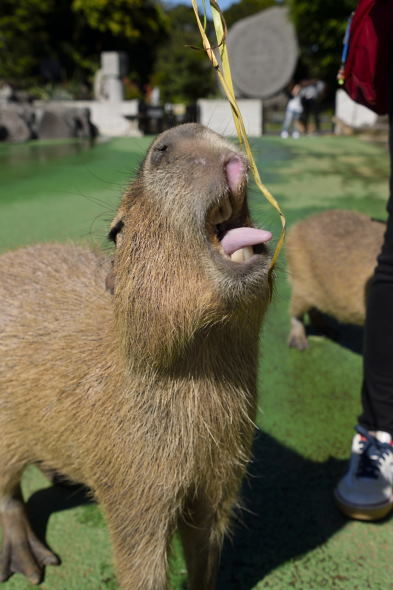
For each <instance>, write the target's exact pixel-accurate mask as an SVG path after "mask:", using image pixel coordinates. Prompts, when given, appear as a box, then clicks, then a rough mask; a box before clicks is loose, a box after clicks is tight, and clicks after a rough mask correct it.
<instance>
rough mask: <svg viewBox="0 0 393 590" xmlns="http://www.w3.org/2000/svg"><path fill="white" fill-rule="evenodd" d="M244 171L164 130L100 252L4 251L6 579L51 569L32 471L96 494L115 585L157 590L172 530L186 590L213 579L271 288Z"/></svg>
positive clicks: (200, 140)
mask: <svg viewBox="0 0 393 590" xmlns="http://www.w3.org/2000/svg"><path fill="white" fill-rule="evenodd" d="M247 171H248V163H247V160H246V158H245V156H244V155H243V153H242V152H240V151H239V150H238V149H237V148H235V147H234V146H233V145H232V144H231V143H230V142H228V141H227V140H225V139H223V138H222V137H221V136H219V135H217V134H216V133H214V132H212V131H210V130H209V129H207V128H205V127H202V126H201V125H197V124H186V125H182V126H179V127H176V128H174V129H171V130H168V131H166V132H164V133H163V134H161V135H160V136H158V137H157V138H156V139H155V140H154V141H153V143H152V145H151V147H150V149H149V150H148V152H147V155H146V157H145V159H144V161H143V163H142V164H141V166H140V169H139V172H138V174H137V176H136V179H135V180H134V181H133V182H132V183H131V185H130V187H129V188H128V189H127V190H126V192H125V194H124V196H123V198H122V200H121V203H120V206H119V209H118V213H117V215H116V216H115V219H114V220H113V223H112V225H111V229H110V234H109V236H110V239H111V240H112V241H113V242H114V243H115V248H114V254H113V260H112V261H111V260H109V258H108V257H107V256H106V255H104V254H102V253H100V252H96V251H94V250H91V249H89V248H87V247H83V246H76V245H64V244H39V245H35V246H31V247H27V248H22V249H20V250H16V251H14V252H12V251H11V252H7V253H5V254H3V255H2V256H1V257H0V300H1V313H0V355H1V362H0V433H1V436H0V514H1V519H2V525H3V550H2V554H1V559H0V579H1V580H6V579H7V578H8V577H9V576H10V575H12V574H13V573H14V572H20V573H22V574H24V575H25V576H27V578H28V579H29V580H30V581H32V582H34V583H37V582H39V580H40V578H41V575H42V570H43V568H44V566H46V565H48V564H56V563H57V557H56V556H55V554H54V553H52V551H50V550H49V549H48V548H47V547H46V546H45V545H43V544H42V543H41V541H40V540H38V538H37V537H36V535H35V533H34V532H33V530H32V529H31V527H30V524H29V521H28V517H27V514H26V511H25V506H24V502H23V499H22V495H21V491H20V478H21V475H22V473H23V470H24V468H25V467H26V466H27V465H29V464H37V465H39V466H41V467H42V468H43V470H44V471H48V470H49V472H51V470H56V471H58V472H60V473H61V474H64V476H66V477H67V478H68V479H69V480H70V481H74V482H82V483H84V484H87V485H88V486H89V488H90V489H91V490H92V493H93V494H94V497H95V498H96V500H97V501H98V502H99V503H100V504H101V507H102V510H103V513H104V515H105V517H106V520H107V523H108V527H109V532H110V535H111V539H112V546H113V554H114V560H115V566H116V571H117V576H118V580H119V583H120V586H121V588H122V589H123V590H164V589H166V588H168V581H167V578H168V576H167V574H168V571H167V570H168V551H169V545H170V541H171V538H172V536H173V533H174V531H175V530H176V529H178V530H179V531H180V535H181V538H182V542H183V547H184V553H185V557H186V562H187V569H188V579H189V582H188V583H189V586H188V587H189V588H190V590H213V589H214V588H215V579H216V571H217V565H218V559H219V554H220V548H221V544H222V540H223V536H224V534H225V532H226V531H227V529H228V526H229V522H230V515H231V510H232V508H233V506H234V504H235V503H236V502H237V499H238V494H239V488H240V484H241V480H242V477H243V476H244V474H245V473H246V469H247V463H248V461H249V458H250V448H251V442H252V438H253V433H254V422H253V421H254V418H255V412H256V374H257V356H258V341H259V332H260V327H261V322H262V319H263V316H264V313H265V310H266V308H267V305H268V302H269V299H270V293H269V281H268V274H269V266H270V255H269V252H268V249H267V246H266V242H267V241H268V240H269V239H270V238H271V234H270V232H268V231H265V230H259V229H256V228H255V227H253V225H252V223H251V219H250V215H249V210H248V205H247V192H246V191H247ZM73 542H74V543H76V542H77V540H75V539H74V540H73ZM54 549H55V548H54ZM81 587H82V586H81Z"/></svg>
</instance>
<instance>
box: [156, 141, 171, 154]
mask: <svg viewBox="0 0 393 590" xmlns="http://www.w3.org/2000/svg"><path fill="white" fill-rule="evenodd" d="M167 149H168V145H167V144H166V143H160V144H158V145H156V146H155V148H154V150H155V151H156V152H166V150H167Z"/></svg>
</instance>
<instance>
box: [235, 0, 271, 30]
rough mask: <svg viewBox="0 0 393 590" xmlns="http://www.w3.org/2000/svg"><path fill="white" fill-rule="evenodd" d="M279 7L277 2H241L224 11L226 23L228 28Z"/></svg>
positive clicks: (265, 0) (247, 0)
mask: <svg viewBox="0 0 393 590" xmlns="http://www.w3.org/2000/svg"><path fill="white" fill-rule="evenodd" d="M280 4H282V3H280ZM277 5H278V3H277V1H276V0H241V2H239V3H238V4H232V6H230V7H229V8H227V10H225V11H224V16H225V21H226V23H227V26H228V27H231V26H232V25H233V24H234V23H235V22H236V21H238V20H240V19H242V18H246V17H247V16H251V15H252V14H255V13H257V12H260V11H261V10H265V8H270V7H271V6H277Z"/></svg>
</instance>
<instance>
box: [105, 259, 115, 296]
mask: <svg viewBox="0 0 393 590" xmlns="http://www.w3.org/2000/svg"><path fill="white" fill-rule="evenodd" d="M105 289H106V290H107V291H109V293H110V294H111V295H113V293H114V291H115V275H114V274H113V260H111V267H110V270H109V272H108V274H107V275H106V279H105Z"/></svg>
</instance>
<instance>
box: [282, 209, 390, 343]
mask: <svg viewBox="0 0 393 590" xmlns="http://www.w3.org/2000/svg"><path fill="white" fill-rule="evenodd" d="M384 232H385V224H384V223H381V222H380V221H376V220H373V219H371V218H370V217H368V216H367V215H364V214H363V213H357V212H356V211H346V210H342V209H332V210H328V211H323V212H322V213H316V214H314V215H311V216H310V217H307V218H306V219H303V220H302V221H299V222H298V223H295V224H294V225H293V226H292V227H291V229H290V230H289V232H288V237H287V243H286V257H287V263H288V279H289V282H290V285H291V289H292V293H291V300H290V309H289V314H290V318H291V329H290V333H289V337H288V344H289V346H292V347H294V348H298V349H300V350H303V349H305V348H307V345H308V342H307V336H306V332H305V327H304V321H303V320H304V315H305V314H306V313H307V312H310V310H312V309H317V310H318V311H320V312H323V313H326V314H328V315H330V316H332V317H334V318H335V319H337V320H338V321H340V322H344V323H349V324H357V325H362V324H363V323H364V319H365V313H366V308H365V303H366V288H367V283H368V281H369V279H370V278H371V276H372V274H373V272H374V268H375V265H376V261H377V256H378V254H379V252H380V250H381V246H382V242H383V236H384Z"/></svg>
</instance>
